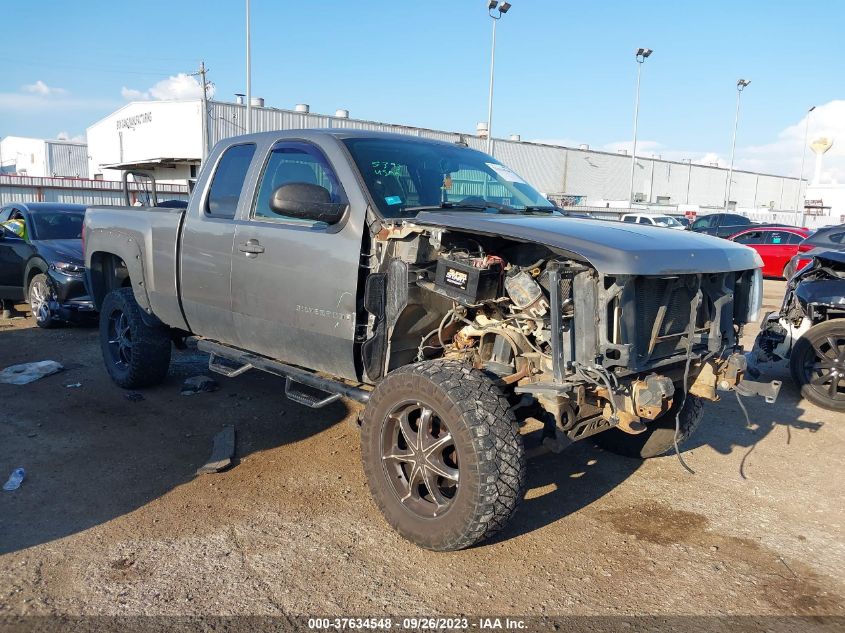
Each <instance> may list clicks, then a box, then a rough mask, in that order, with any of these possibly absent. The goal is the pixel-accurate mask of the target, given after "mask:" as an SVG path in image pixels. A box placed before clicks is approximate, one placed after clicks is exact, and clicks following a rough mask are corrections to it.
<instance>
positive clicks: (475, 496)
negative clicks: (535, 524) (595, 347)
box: [361, 360, 525, 551]
mask: <svg viewBox="0 0 845 633" xmlns="http://www.w3.org/2000/svg"><path fill="white" fill-rule="evenodd" d="M361 455H362V459H363V464H364V472H365V473H366V476H367V482H368V484H369V487H370V491H371V493H372V496H373V500H374V501H375V503H376V505H377V506H378V507H379V509H380V510H381V512H382V514H383V515H384V517H385V519H386V520H387V522H388V523H389V524H390V525H391V526H392V527H393V528H394V529H395V530H396V531H397V532H399V534H401V535H402V536H403V537H405V538H406V539H408V540H409V541H411V542H413V543H415V544H417V545H419V546H420V547H424V548H427V549H431V550H437V551H449V550H458V549H463V548H465V547H469V546H471V545H473V544H475V543H477V542H479V541H481V540H483V539H485V538H487V537H489V536H491V535H493V534H495V533H496V532H497V531H499V530H500V529H501V528H502V527H503V526H504V525H505V524H506V523H507V521H508V520H509V519H510V517H511V515H512V514H513V513H514V511H515V510H516V507H517V505H518V504H519V502H520V501H521V500H522V495H523V493H524V489H525V454H524V450H523V445H522V438H521V436H520V435H519V430H518V426H517V422H516V418H515V417H514V415H513V413H512V412H511V411H510V408H509V405H508V402H507V399H506V398H505V396H504V394H503V393H502V392H501V391H500V390H499V388H498V387H497V386H496V385H495V384H494V383H493V382H492V381H491V380H490V379H489V378H488V377H487V376H486V375H484V374H483V373H482V372H480V371H478V370H476V369H472V368H471V367H469V366H467V365H465V364H463V363H460V362H456V361H442V360H437V361H431V362H425V363H418V364H416V365H410V366H407V367H403V368H401V369H398V370H396V371H394V372H392V373H390V374H388V375H387V376H386V377H385V378H384V379H383V380H382V381H381V382H380V383H379V384H378V386H377V387H376V389H375V390H374V392H373V395H372V398H371V399H370V402H369V404H368V406H367V409H366V410H365V411H364V421H363V425H362V429H361Z"/></svg>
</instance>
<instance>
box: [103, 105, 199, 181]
mask: <svg viewBox="0 0 845 633" xmlns="http://www.w3.org/2000/svg"><path fill="white" fill-rule="evenodd" d="M87 138H88V147H89V156H90V158H89V173H90V174H91V176H92V177H102V179H103V180H119V179H120V178H121V172H120V170H119V169H108V168H106V167H104V165H117V164H129V163H135V162H145V161H148V160H150V159H172V160H176V161H186V160H191V161H199V160H200V158H201V157H202V125H201V106H200V102H199V101H197V100H192V101H137V102H133V103H128V104H126V105H125V106H123V107H122V108H120V109H119V110H117V111H115V112H113V113H112V114H110V115H108V116H107V117H105V118H104V119H101V120H99V121H97V122H96V123H94V124H93V125H91V126H90V127H89V128H88V130H87ZM185 169H187V167H184V168H183V169H182V171H181V172H179V173H175V172H173V171H167V170H165V169H162V173H161V174H158V173H156V177H159V176H161V180H163V181H167V180H179V179H182V182H184V179H183V178H182V177H183V176H184V172H185ZM156 171H158V170H156Z"/></svg>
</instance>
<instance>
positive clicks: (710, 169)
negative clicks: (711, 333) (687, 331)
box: [87, 99, 845, 221]
mask: <svg viewBox="0 0 845 633" xmlns="http://www.w3.org/2000/svg"><path fill="white" fill-rule="evenodd" d="M257 101H258V102H259V103H262V104H263V101H261V100H257ZM207 106H208V109H207V115H206V116H203V108H202V102H201V101H200V100H198V99H197V100H190V101H138V102H132V103H127V104H126V105H125V106H123V107H122V108H120V109H119V110H117V111H115V112H113V113H112V114H110V115H108V116H107V117H105V118H104V119H102V120H100V121H98V122H96V123H94V124H93V125H92V126H91V127H89V128H88V130H87V137H88V150H89V171H90V173H91V174H92V177H94V178H98V179H99V178H102V179H105V180H117V179H119V178H120V171H119V170H121V169H127V168H143V169H151V170H153V171H154V172H155V173H156V177H157V179H158V180H160V181H161V182H170V183H184V182H185V181H186V180H188V179H190V178H193V177H195V176H196V173H197V169H198V167H199V164H200V163H201V161H202V157H203V144H204V140H205V142H206V143H207V147H208V148H210V147H212V146H213V145H214V144H215V143H216V142H217V141H219V140H220V139H223V138H227V137H230V136H234V135H238V134H243V133H244V132H245V131H246V125H245V117H246V110H247V109H246V106H245V105H244V104H242V103H227V102H221V101H209V102H208V104H207ZM252 117H253V125H252V129H253V131H269V130H287V129H302V128H355V129H365V130H380V131H387V132H397V133H401V134H410V135H413V136H421V137H426V138H436V139H440V140H444V141H452V142H457V141H465V142H466V143H468V144H469V145H470V146H471V147H475V148H477V149H480V150H482V151H483V150H485V149H486V139H485V138H484V137H482V136H478V135H475V134H464V133H459V132H446V131H440V130H432V129H426V128H417V127H409V126H404V125H396V124H389V123H379V122H374V121H365V120H359V119H352V118H349V113H348V112H347V111H345V110H338V111H337V112H336V113H335V115H323V114H314V113H311V112H310V111H309V108H308V106H305V105H298V106H296V108H295V109H294V110H283V109H277V108H269V107H263V105H254V106H253V108H252ZM204 126H205V134H204V133H203V127H204ZM492 146H493V150H492V153H493V155H494V156H495V157H496V158H498V159H499V160H501V161H502V162H503V163H505V164H507V165H509V166H510V167H511V168H513V169H514V170H515V171H516V172H517V173H519V174H521V175H522V176H523V177H524V178H525V179H526V180H528V181H529V182H530V183H531V184H533V185H534V186H535V187H536V188H537V189H539V190H540V191H542V192H544V193H545V194H546V195H549V196H550V197H551V198H553V199H555V200H557V201H559V202H563V203H564V204H567V205H576V204H577V205H585V206H588V207H593V208H614V207H622V206H626V207H627V205H628V202H627V200H628V194H629V188H630V168H631V158H630V156H627V155H623V154H614V153H609V152H602V151H596V150H592V149H589V148H588V147H586V146H581V147H579V148H572V147H562V146H555V145H545V144H540V143H532V142H526V141H521V140H518V139H517V138H516V137H512V138H511V139H494V141H493V144H492ZM727 177H728V170H727V169H723V168H719V167H716V166H711V165H699V164H692V163H690V162H675V161H668V160H662V159H660V158H659V157H638V158H637V166H636V170H635V175H634V192H635V193H634V199H635V201H637V202H638V203H639V205H638V206H643V207H659V208H662V209H666V210H667V211H669V210H671V209H673V208H674V210H675V211H678V212H683V211H697V212H698V213H708V212H712V211H715V210H719V209H723V208H724V206H725V202H724V197H725V190H726V184H727ZM805 184H806V182H805V181H801V182H800V183H799V180H798V179H797V178H789V177H785V176H776V175H770V174H760V173H753V172H747V171H741V170H734V172H733V182H732V186H731V204H730V206H731V207H735V208H736V209H737V210H738V211H742V212H745V213H747V214H749V215H765V214H772V215H771V217H772V221H775V218H776V219H777V221H786V220H787V216H792V217H795V212H796V208H797V207H799V206H800V204H801V203H802V202H803V200H804V185H805ZM799 189H800V191H799ZM773 212H776V213H773ZM842 212H845V211H842Z"/></svg>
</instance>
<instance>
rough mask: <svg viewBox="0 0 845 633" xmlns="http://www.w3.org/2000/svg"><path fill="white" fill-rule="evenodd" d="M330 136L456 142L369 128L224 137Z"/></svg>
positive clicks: (439, 143) (274, 132)
mask: <svg viewBox="0 0 845 633" xmlns="http://www.w3.org/2000/svg"><path fill="white" fill-rule="evenodd" d="M320 136H331V137H334V138H336V139H338V140H345V139H355V138H362V139H363V138H367V139H383V140H397V141H398V140H401V141H408V142H412V143H420V142H422V143H434V144H438V145H446V146H449V147H455V146H456V143H454V142H450V141H441V140H439V139H434V138H427V137H424V136H412V135H410V134H397V133H395V132H375V131H371V130H357V129H351V128H347V129H337V128H307V129H298V130H274V131H270V132H255V133H253V134H244V135H241V136H232V137H229V138H227V139H225V140H226V141H227V142H230V143H235V142H243V141H245V140H254V141H259V140H267V139H277V138H308V137H320Z"/></svg>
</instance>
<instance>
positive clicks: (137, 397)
mask: <svg viewBox="0 0 845 633" xmlns="http://www.w3.org/2000/svg"><path fill="white" fill-rule="evenodd" d="M123 397H124V398H126V399H127V400H129V402H140V401H141V400H143V399H144V394H142V393H138V392H137V391H130V392H129V393H125V394H123Z"/></svg>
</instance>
